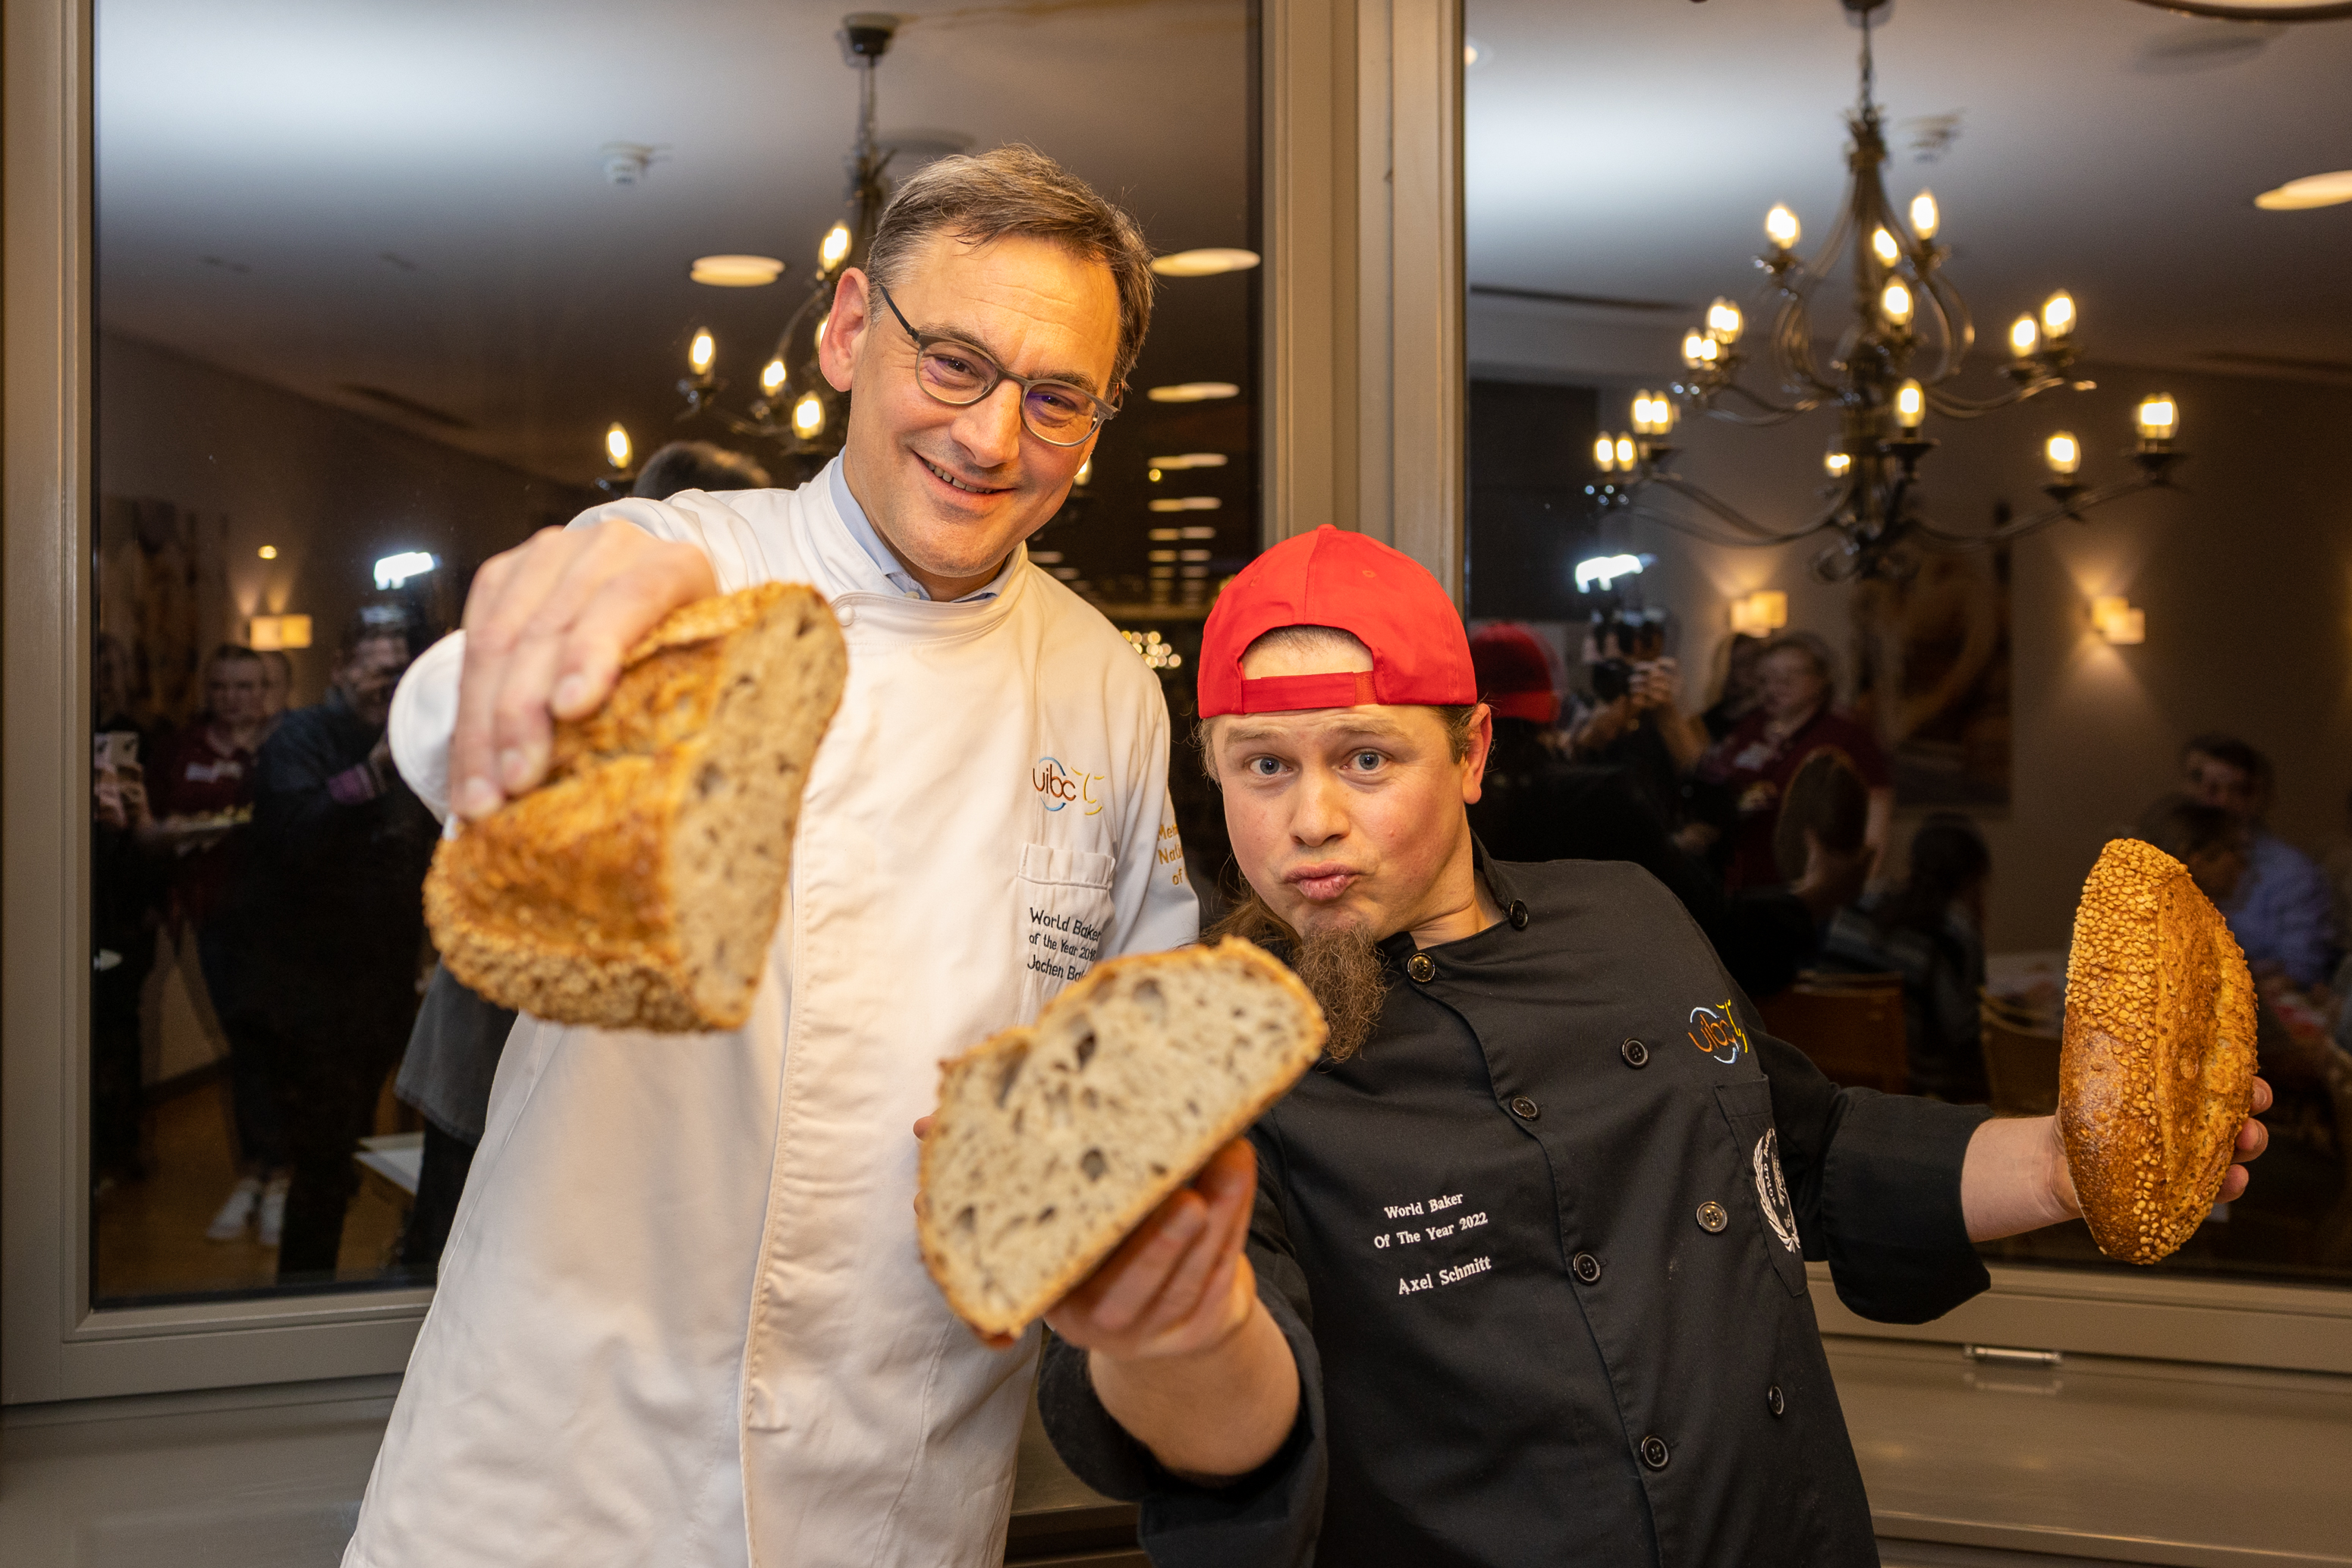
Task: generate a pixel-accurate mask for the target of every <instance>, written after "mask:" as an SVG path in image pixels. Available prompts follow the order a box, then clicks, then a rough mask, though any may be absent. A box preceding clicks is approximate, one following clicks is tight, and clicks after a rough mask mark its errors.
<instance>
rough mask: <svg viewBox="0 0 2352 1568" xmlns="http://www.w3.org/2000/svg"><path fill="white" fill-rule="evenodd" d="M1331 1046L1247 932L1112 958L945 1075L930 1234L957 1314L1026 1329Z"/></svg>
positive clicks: (925, 1169)
mask: <svg viewBox="0 0 2352 1568" xmlns="http://www.w3.org/2000/svg"><path fill="white" fill-rule="evenodd" d="M1322 1053H1323V1010H1322V1009H1320V1008H1318V1007H1317V1006H1316V1005H1315V998H1313V997H1311V996H1309V995H1308V994H1307V988H1306V987H1304V986H1302V985H1300V984H1299V983H1298V980H1297V977H1295V976H1294V975H1292V974H1291V972H1290V971H1289V970H1288V969H1286V968H1285V967H1283V966H1282V965H1280V964H1278V963H1276V961H1275V960H1274V959H1273V958H1271V957H1268V956H1266V955H1265V953H1264V952H1262V951H1260V950H1259V949H1258V948H1256V947H1254V946H1251V945H1250V944H1249V943H1247V942H1244V941H1242V940H1241V939H1240V938H1239V937H1231V936H1229V937H1227V938H1226V939H1225V940H1224V941H1223V942H1220V943H1218V944H1217V945H1216V946H1214V947H1187V948H1181V949H1179V950H1178V951H1176V952H1173V953H1153V954H1147V955H1143V956H1137V957H1132V958H1114V959H1112V960H1110V961H1109V962H1108V963H1104V964H1098V965H1097V966H1096V967H1095V968H1094V970H1093V971H1092V972H1091V973H1090V974H1088V975H1087V977H1086V978H1084V979H1082V980H1080V981H1079V982H1078V983H1077V984H1076V985H1075V986H1072V987H1071V988H1069V989H1068V990H1066V991H1064V992H1063V993H1062V994H1061V995H1060V996H1058V997H1055V998H1054V999H1053V1000H1052V1001H1050V1002H1048V1003H1046V1004H1045V1010H1044V1011H1043V1012H1041V1013H1040V1014H1039V1015H1038V1017H1037V1022H1036V1023H1035V1025H1034V1026H1033V1027H1031V1028H1028V1029H1013V1030H1005V1031H1004V1032H1003V1034H1000V1035H997V1036H996V1037H995V1038H993V1039H992V1040H988V1041H987V1042H986V1043H984V1044H982V1045H980V1046H977V1047H975V1048H974V1049H972V1050H971V1051H966V1052H965V1053H964V1054H963V1055H961V1056H959V1057H957V1058H956V1059H955V1060H954V1061H949V1062H945V1063H943V1064H941V1067H940V1109H939V1119H938V1121H937V1122H936V1123H934V1124H933V1125H932V1128H931V1134H930V1136H929V1138H928V1139H926V1140H925V1141H924V1144H923V1154H922V1191H921V1197H920V1199H919V1202H918V1203H917V1205H916V1215H917V1221H916V1229H917V1232H918V1234H919V1238H920V1239H921V1242H922V1248H923V1261H924V1262H925V1263H926V1264H927V1265H929V1269H930V1270H931V1278H932V1279H934V1280H936V1281H939V1286H940V1291H943V1292H944V1293H945V1294H946V1296H947V1299H948V1305H949V1306H950V1307H952V1308H953V1309H954V1310H955V1312H956V1315H957V1316H959V1317H961V1318H962V1319H963V1320H964V1322H968V1323H970V1324H971V1326H972V1327H974V1328H976V1329H978V1330H980V1331H981V1332H982V1333H991V1334H994V1333H1018V1332H1019V1331H1020V1330H1021V1329H1022V1328H1023V1327H1024V1325H1025V1324H1027V1323H1029V1322H1032V1321H1033V1320H1034V1319H1035V1318H1037V1317H1039V1316H1040V1315H1042V1314H1043V1313H1044V1312H1045V1310H1046V1309H1047V1308H1049V1307H1051V1306H1052V1305H1053V1304H1054V1303H1055V1302H1056V1301H1060V1300H1061V1299H1062V1297H1063V1296H1065V1295H1066V1294H1068V1293H1069V1291H1071V1290H1072V1289H1073V1288H1075V1287H1076V1285H1078V1284H1079V1283H1080V1282H1081V1281H1084V1280H1085V1279H1086V1277H1087V1275H1088V1274H1090V1273H1092V1272H1093V1271H1094V1270H1095V1268H1096V1267H1097V1265H1098V1264H1100V1263H1101V1262H1102V1260H1104V1259H1105V1258H1108V1256H1110V1254H1111V1252H1112V1250H1113V1249H1116V1248H1117V1247H1118V1244H1119V1243H1120V1242H1121V1241H1122V1240H1124V1239H1126V1237H1127V1235H1128V1233H1129V1231H1131V1230H1133V1229H1134V1228H1135V1227H1136V1226H1137V1225H1139V1223H1141V1222H1142V1220H1143V1219H1144V1218H1146V1217H1147V1216H1149V1215H1150V1213H1151V1211H1152V1210H1153V1209H1154V1208H1156V1207H1159V1206H1160V1203H1161V1201H1162V1200H1164V1199H1165V1198H1166V1197H1168V1196H1169V1195H1170V1194H1171V1193H1172V1192H1174V1191H1175V1190H1176V1189H1177V1188H1178V1187H1180V1186H1183V1185H1184V1183H1185V1182H1187V1181H1189V1180H1191V1179H1192V1175H1193V1173H1194V1172H1196V1171H1198V1170H1199V1169H1200V1168H1201V1166H1202V1165H1204V1164H1205V1163H1207V1161H1208V1158H1209V1156H1210V1155H1213V1154H1215V1153H1216V1152H1217V1150H1218V1149H1220V1148H1222V1147H1223V1146H1224V1145H1225V1144H1227V1143H1228V1142H1230V1141H1231V1140H1233V1139H1234V1138H1235V1137H1238V1136H1239V1135H1240V1134H1242V1133H1243V1132H1244V1131H1246V1130H1247V1129H1248V1127H1249V1124H1251V1123H1252V1122H1255V1120H1257V1118H1258V1116H1259V1114H1260V1113H1262V1112H1264V1111H1265V1108H1266V1107H1267V1106H1269V1105H1271V1104H1273V1103H1275V1102H1276V1100H1279V1099H1280V1098H1282V1096H1283V1094H1284V1092H1286V1091H1287V1090H1288V1089H1289V1087H1290V1086H1291V1085H1292V1084H1293V1083H1295V1082H1297V1081H1298V1075H1299V1074H1300V1073H1302V1072H1304V1071H1307V1069H1308V1068H1309V1067H1311V1066H1313V1065H1314V1064H1315V1061H1316V1059H1317V1058H1318V1057H1319V1056H1321V1055H1322Z"/></svg>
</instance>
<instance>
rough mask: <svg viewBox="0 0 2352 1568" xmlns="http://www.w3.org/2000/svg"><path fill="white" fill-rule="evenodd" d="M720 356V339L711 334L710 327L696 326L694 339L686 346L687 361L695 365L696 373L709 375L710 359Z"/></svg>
mask: <svg viewBox="0 0 2352 1568" xmlns="http://www.w3.org/2000/svg"><path fill="white" fill-rule="evenodd" d="M718 357H719V340H718V339H716V338H714V337H712V336H711V335H710V329H709V328H708V327H698V328H696V329H695V332H694V340H693V341H692V342H690V343H688V345H687V346H686V362H687V363H688V364H689V365H692V366H693V367H694V373H695V374H696V375H698V376H700V375H708V374H709V373H710V361H713V360H715V359H717V358H718Z"/></svg>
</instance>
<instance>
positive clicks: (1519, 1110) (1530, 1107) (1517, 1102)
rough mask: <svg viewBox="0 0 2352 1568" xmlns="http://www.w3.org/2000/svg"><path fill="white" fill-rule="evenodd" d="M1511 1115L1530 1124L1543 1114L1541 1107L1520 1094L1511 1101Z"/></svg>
mask: <svg viewBox="0 0 2352 1568" xmlns="http://www.w3.org/2000/svg"><path fill="white" fill-rule="evenodd" d="M1511 1114H1512V1115H1514V1116H1517V1118H1518V1119H1519V1120H1520V1121H1522V1122H1532V1121H1534V1120H1535V1119H1536V1118H1537V1117H1538V1116H1540V1115H1542V1114H1543V1107H1541V1106H1540V1105H1538V1104H1537V1103H1535V1102H1534V1101H1532V1100H1530V1099H1528V1097H1527V1096H1526V1095H1524V1094H1520V1095H1517V1096H1515V1097H1514V1098H1513V1099H1512V1101H1511Z"/></svg>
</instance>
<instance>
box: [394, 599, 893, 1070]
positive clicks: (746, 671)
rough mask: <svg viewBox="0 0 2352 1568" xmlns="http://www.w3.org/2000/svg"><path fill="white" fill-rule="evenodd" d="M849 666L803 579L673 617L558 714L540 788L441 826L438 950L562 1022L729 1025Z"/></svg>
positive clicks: (778, 899)
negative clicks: (607, 683)
mask: <svg viewBox="0 0 2352 1568" xmlns="http://www.w3.org/2000/svg"><path fill="white" fill-rule="evenodd" d="M847 671H848V654H847V652H846V650H845V648H844V647H843V644H842V640H841V629H840V627H839V626H838V625H837V624H836V623H835V621H834V618H833V612H832V611H831V610H830V609H828V608H827V607H826V605H825V602H824V599H823V598H822V597H820V596H819V595H818V593H817V592H816V591H815V590H814V589H812V588H809V587H806V586H805V585H803V584H800V583H781V582H772V583H765V584H762V585H761V586H760V587H757V588H749V589H745V590H744V591H741V592H740V593H730V594H724V595H721V596H719V597H718V598H714V599H706V600H702V601H698V602H697V603H694V604H689V605H687V606H686V607H684V608H683V609H681V610H678V611H677V612H675V613H674V614H672V615H670V616H669V617H668V619H667V620H665V621H664V622H662V623H661V624H660V625H658V626H656V627H655V628H654V630H653V631H652V632H650V633H649V634H647V636H646V638H645V640H644V641H643V642H641V643H638V644H637V645H636V647H635V648H634V649H632V650H631V651H630V653H629V654H628V657H627V658H626V659H625V660H624V661H623V664H622V671H621V677H620V681H619V683H618V684H617V685H615V686H614V690H613V695H611V697H610V698H608V699H607V700H606V701H605V703H604V706H602V707H601V708H599V709H598V710H597V711H596V712H595V713H593V714H591V715H590V716H587V717H585V718H583V719H579V720H576V721H569V722H565V723H562V724H559V725H557V726H556V729H555V737H554V746H553V750H552V753H551V763H550V767H549V768H548V776H547V781H546V782H545V783H543V784H541V786H540V787H539V788H538V789H533V790H531V791H530V793H529V794H527V795H524V796H522V797H520V799H517V800H509V802H507V804H506V805H504V806H502V807H500V808H499V810H497V811H495V812H493V813H492V814H491V815H490V816H488V817H487V818H484V819H483V820H482V821H478V822H473V823H469V824H468V825H467V827H466V828H465V830H464V831H462V832H461V833H459V834H458V836H457V837H456V838H454V839H445V840H443V841H442V843H441V846H440V848H439V849H438V850H437V851H436V852H435V854H434V857H433V869H432V871H431V873H429V874H428V875H427V876H426V877H425V919H426V921H427V922H428V924H429V925H431V926H432V930H433V940H434V944H435V946H437V947H438V948H439V949H440V951H441V957H442V961H443V962H444V963H446V965H448V967H449V970H450V972H451V973H452V974H454V975H456V976H457V978H459V979H460V980H463V981H464V982H465V983H466V984H467V986H470V987H471V988H474V989H475V990H477V991H478V992H480V993H481V994H482V995H483V996H485V997H487V998H489V999H490V1000H491V1001H494V1002H497V1003H499V1005H500V1006H502V1007H509V1008H518V1009H521V1010H522V1011H524V1012H528V1013H531V1014H534V1015H536V1016H537V1017H540V1018H544V1019H554V1020H556V1021H558V1022H561V1023H572V1024H597V1025H602V1026H604V1027H605V1028H608V1029H650V1030H707V1029H733V1028H735V1027H737V1026H739V1025H740V1024H741V1023H742V1022H743V1020H744V1019H746V1018H747V1017H749V1016H750V1014H751V998H752V997H753V995H754V994H755V993H756V992H757V991H758V989H759V986H760V978H761V975H762V973H763V972H764V971H765V969H766V967H767V956H768V943H769V940H770V938H771V937H772V936H773V935H774V934H775V928H776V918H777V915H778V913H779V911H780V908H781V905H782V897H783V890H784V878H785V873H786V871H787V870H788V868H789V864H790V860H791V854H792V843H793V823H794V821H796V820H797V819H798V817H799V815H800V804H801V787H802V785H803V783H804V782H805V781H806V779H807V778H808V767H809V761H810V758H813V757H814V756H815V754H816V747H817V742H818V741H819V740H820V739H821V738H823V737H824V727H825V724H826V722H827V721H828V720H829V719H831V718H832V716H833V710H834V706H835V704H836V703H838V702H839V701H840V699H841V685H842V681H843V678H844V676H845V674H847Z"/></svg>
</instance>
